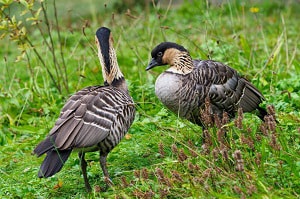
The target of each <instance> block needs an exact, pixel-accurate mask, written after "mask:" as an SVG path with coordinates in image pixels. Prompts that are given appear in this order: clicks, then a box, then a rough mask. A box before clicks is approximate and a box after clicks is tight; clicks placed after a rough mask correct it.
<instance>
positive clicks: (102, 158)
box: [100, 152, 113, 188]
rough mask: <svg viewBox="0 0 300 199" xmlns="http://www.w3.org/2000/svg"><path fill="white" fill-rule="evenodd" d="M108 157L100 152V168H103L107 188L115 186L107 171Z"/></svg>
mask: <svg viewBox="0 0 300 199" xmlns="http://www.w3.org/2000/svg"><path fill="white" fill-rule="evenodd" d="M106 157H107V154H101V152H100V166H101V168H102V171H103V174H104V181H105V183H106V188H108V187H109V186H112V185H113V182H112V181H111V179H110V178H109V174H108V171H107V166H106Z"/></svg>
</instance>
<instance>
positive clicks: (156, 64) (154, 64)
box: [146, 58, 160, 71]
mask: <svg viewBox="0 0 300 199" xmlns="http://www.w3.org/2000/svg"><path fill="white" fill-rule="evenodd" d="M159 65H160V64H159V63H158V62H157V61H156V60H155V59H154V58H152V59H151V61H150V63H149V64H148V66H147V68H146V71H147V70H150V69H151V68H154V67H155V66H159Z"/></svg>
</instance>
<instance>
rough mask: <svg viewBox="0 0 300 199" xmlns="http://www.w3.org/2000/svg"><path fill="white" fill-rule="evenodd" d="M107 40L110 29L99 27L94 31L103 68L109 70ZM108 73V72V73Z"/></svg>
mask: <svg viewBox="0 0 300 199" xmlns="http://www.w3.org/2000/svg"><path fill="white" fill-rule="evenodd" d="M109 39H110V29H108V28H106V27H101V28H99V29H98V30H97V31H96V43H98V45H99V46H98V47H100V50H101V54H102V56H103V60H104V62H105V66H106V67H107V68H108V69H109V68H110V67H109V66H110V62H109V60H110V59H109ZM108 73H109V71H108Z"/></svg>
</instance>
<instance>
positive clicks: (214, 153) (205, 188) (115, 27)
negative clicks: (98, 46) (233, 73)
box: [0, 1, 300, 198]
mask: <svg viewBox="0 0 300 199" xmlns="http://www.w3.org/2000/svg"><path fill="white" fill-rule="evenodd" d="M56 3H57V4H58V5H57V7H56V8H57V10H56V11H57V13H56V14H57V15H55V10H53V1H47V2H45V9H46V10H45V13H46V14H48V15H47V17H48V25H47V24H45V21H44V16H43V15H41V16H39V18H38V19H41V20H43V21H42V22H41V23H42V24H41V25H43V26H44V27H45V28H49V27H50V28H51V29H50V32H51V33H52V37H50V34H49V30H47V29H43V30H42V31H40V30H39V29H31V28H29V29H28V32H27V33H28V38H30V41H31V42H32V43H34V48H32V47H30V48H27V49H26V51H25V53H23V54H22V51H19V50H18V45H17V43H15V42H13V41H11V40H9V38H8V37H6V38H2V40H1V41H0V43H1V46H2V47H3V48H1V49H0V52H1V55H2V58H3V59H1V60H0V62H1V63H0V67H1V71H2V75H1V76H0V90H1V92H0V98H1V100H0V104H1V106H0V144H1V150H0V162H1V163H0V173H1V174H0V196H1V197H3V198H16V197H19V198H71V197H72V198H85V197H86V198H101V197H103V198H207V197H208V198H220V197H228V198H245V197H252V198H262V197H265V198H278V197H280V198H297V197H299V194H300V193H299V190H300V185H299V177H300V176H299V173H300V158H299V157H300V156H299V150H300V145H299V143H300V138H299V133H300V132H299V131H300V126H299V123H300V119H299V116H300V114H299V108H300V105H299V104H300V103H299V102H300V95H299V93H300V92H299V91H300V82H299V77H300V66H299V59H298V57H299V50H298V46H299V31H298V18H299V14H298V12H297V10H298V9H299V5H298V4H297V3H296V2H295V1H288V2H285V3H283V2H281V1H272V2H256V1H250V2H247V3H243V2H241V1H224V2H222V3H216V4H211V3H209V1H207V2H201V1H193V2H192V3H191V2H184V3H180V4H178V5H175V6H171V7H169V6H168V4H167V5H162V4H156V3H151V4H150V6H149V13H145V12H143V7H131V8H130V10H129V11H128V10H126V9H125V10H124V11H122V12H120V13H118V12H116V10H117V9H116V8H115V7H114V4H113V2H112V3H107V4H104V3H103V4H99V3H97V4H96V3H94V2H92V1H91V3H85V4H80V3H77V2H75V3H76V6H77V7H76V8H74V10H76V9H77V10H78V4H79V5H81V7H82V9H81V10H80V12H79V11H78V12H75V11H74V12H72V10H70V11H67V10H66V8H64V7H63V6H62V5H61V2H56ZM81 3H82V2H81ZM95 5H96V6H98V7H99V12H98V11H95V10H94V9H93V7H95ZM2 6H3V4H2ZM14 6H15V7H18V6H22V5H19V4H17V3H15V5H14ZM65 6H68V4H66V5H65ZM5 9H6V10H5V12H7V9H10V8H5ZM11 11H12V10H11ZM76 13H81V15H80V16H78V14H76ZM90 13H92V14H90ZM56 16H57V17H56ZM56 19H57V21H56ZM20 20H21V19H20ZM53 24H57V25H55V26H54V25H53ZM100 26H107V27H109V28H110V29H111V30H112V33H113V36H114V40H115V48H116V50H117V55H118V61H119V65H120V67H121V69H122V71H123V73H124V75H125V77H126V79H127V81H128V83H129V89H130V92H131V95H132V96H133V98H134V100H135V102H136V104H137V110H138V113H137V116H136V119H135V122H134V124H133V126H132V128H131V129H130V131H129V134H128V136H127V137H126V138H125V139H124V140H123V141H122V142H121V143H120V144H119V145H118V146H117V147H116V148H115V149H114V150H113V151H112V152H111V153H110V155H109V157H108V158H109V160H108V162H109V166H108V167H109V172H110V174H111V177H112V180H113V182H114V183H115V185H114V186H113V187H111V188H110V189H109V190H107V191H106V192H99V190H100V189H99V186H103V185H104V182H103V179H102V173H101V169H100V166H99V163H98V154H97V153H95V154H93V153H92V154H88V155H87V159H88V164H89V165H93V166H90V167H88V175H89V179H90V181H91V184H92V185H93V187H94V191H93V193H92V194H90V195H88V194H87V193H85V189H84V183H83V179H82V177H81V173H80V167H79V160H78V159H77V155H76V154H73V155H72V156H71V157H70V159H69V160H68V161H67V163H66V165H65V166H64V168H63V169H62V171H61V172H60V173H58V174H56V175H55V176H54V177H52V178H49V179H42V180H40V179H38V178H37V177H36V174H37V171H38V168H39V165H40V162H41V159H38V158H36V157H34V156H32V155H31V152H32V150H33V148H34V146H35V145H36V144H37V143H38V142H39V141H40V140H42V139H43V138H44V137H45V136H46V135H47V133H48V132H49V130H50V129H51V128H52V126H53V124H54V122H55V120H56V118H57V117H58V115H59V112H60V109H61V107H62V106H63V104H64V102H65V101H66V99H67V98H68V96H69V95H70V94H72V93H74V92H75V91H77V90H79V89H81V88H84V87H85V86H88V85H97V84H102V82H103V80H102V75H101V70H100V65H99V63H98V59H97V57H96V53H95V47H94V32H95V30H96V29H97V28H98V27H100ZM58 27H59V29H58ZM58 30H59V35H58V34H57V32H56V31H58ZM44 31H45V32H44ZM51 39H52V42H53V45H52V47H53V48H54V49H55V50H56V51H57V52H56V53H55V56H57V59H58V58H59V57H62V59H61V61H59V63H60V64H59V66H63V65H64V64H63V61H62V60H64V63H65V66H66V68H65V69H66V71H65V72H64V68H62V69H63V71H61V73H62V74H64V75H68V81H67V86H68V88H69V90H66V91H65V92H62V93H60V91H59V89H57V86H56V85H55V84H54V82H53V80H52V79H51V76H50V75H49V72H47V69H46V68H45V67H44V66H43V63H42V62H41V60H40V59H39V58H38V57H37V56H36V53H35V52H34V50H36V51H37V53H39V54H40V55H41V57H42V59H43V60H44V62H45V65H47V66H54V65H55V61H54V58H53V52H51V50H49V48H48V47H47V44H46V42H48V43H49V42H50V43H51ZM162 41H173V42H177V43H179V44H182V45H184V46H185V47H186V48H187V49H189V50H190V53H191V55H192V56H193V57H194V58H201V59H214V60H217V61H221V62H224V63H226V64H228V65H230V66H232V67H233V68H235V69H237V70H238V71H239V72H240V73H241V74H242V75H243V76H245V77H246V78H248V79H249V80H251V82H252V83H253V84H254V85H255V86H257V87H258V88H259V89H260V90H261V91H262V93H263V94H264V95H265V98H266V99H267V100H266V102H265V103H264V104H263V106H265V107H267V106H269V105H273V106H274V107H275V113H276V114H275V115H276V118H277V120H278V121H279V123H274V122H273V121H272V120H270V121H269V122H266V123H262V122H261V121H260V120H259V119H258V118H256V117H255V116H254V115H251V114H245V115H244V116H242V115H239V116H238V117H237V118H236V119H235V120H233V121H231V122H229V123H228V124H224V123H220V126H211V127H210V128H209V129H208V130H207V131H206V132H205V133H204V135H205V136H204V137H203V136H202V129H201V128H200V127H198V126H195V125H193V124H191V123H189V122H188V121H186V120H183V119H180V118H178V117H177V116H176V115H174V114H172V113H170V111H168V110H167V109H166V108H165V107H163V105H162V104H161V103H160V102H159V100H158V99H157V98H156V97H155V94H154V82H155V78H156V77H157V76H158V74H159V73H160V72H162V71H163V70H164V69H165V68H163V67H161V68H157V69H155V70H154V71H151V72H145V67H146V65H147V64H148V61H149V59H150V52H151V50H152V48H153V47H154V46H155V45H156V44H158V43H160V42H162ZM23 52H24V51H23ZM20 55H21V56H20ZM52 71H55V70H52ZM56 78H59V77H56ZM56 80H57V79H55V81H56ZM270 107H272V106H270ZM269 109H270V110H269V111H273V112H274V110H273V109H272V108H269ZM222 129H226V132H224V131H223V130H222Z"/></svg>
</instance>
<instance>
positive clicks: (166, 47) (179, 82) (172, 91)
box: [146, 42, 267, 127]
mask: <svg viewBox="0 0 300 199" xmlns="http://www.w3.org/2000/svg"><path fill="white" fill-rule="evenodd" d="M151 56H152V60H151V62H150V63H149V65H148V66H147V68H146V70H150V69H152V68H154V67H156V66H162V65H169V66H170V67H169V68H168V69H167V70H166V71H165V72H163V73H162V74H160V75H159V77H158V78H157V80H156V83H155V93H156V95H157V97H158V98H159V99H160V100H161V101H162V103H163V104H164V105H165V106H166V107H167V108H168V109H170V110H171V111H172V112H174V113H175V114H178V115H179V116H180V117H182V118H186V119H188V120H189V121H191V122H193V123H195V124H198V125H200V126H202V127H204V126H205V125H204V121H203V118H202V117H201V112H202V111H203V109H204V104H205V100H206V99H208V100H209V102H210V110H209V112H210V113H211V115H214V114H216V115H218V116H219V117H222V115H223V112H227V113H228V114H229V116H230V117H231V118H232V117H234V115H235V113H236V112H237V109H238V108H242V110H243V112H252V111H254V110H258V114H257V115H258V117H259V118H261V119H262V120H263V118H264V116H265V115H266V114H267V112H266V110H265V109H263V108H261V107H259V104H260V103H261V102H262V101H263V100H264V97H263V95H262V94H261V93H260V92H259V90H258V89H257V88H255V87H254V86H253V85H252V84H251V83H250V82H249V81H248V80H246V79H245V78H243V77H240V76H239V75H238V74H237V71H235V70H234V69H232V68H230V67H229V66H227V65H225V64H222V63H220V62H216V61H213V60H193V59H192V58H191V56H190V54H189V52H188V51H187V50H186V49H185V48H184V47H183V46H180V45H178V44H176V43H172V42H163V43H161V44H159V45H158V46H156V47H155V48H154V49H153V50H152V52H151Z"/></svg>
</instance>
